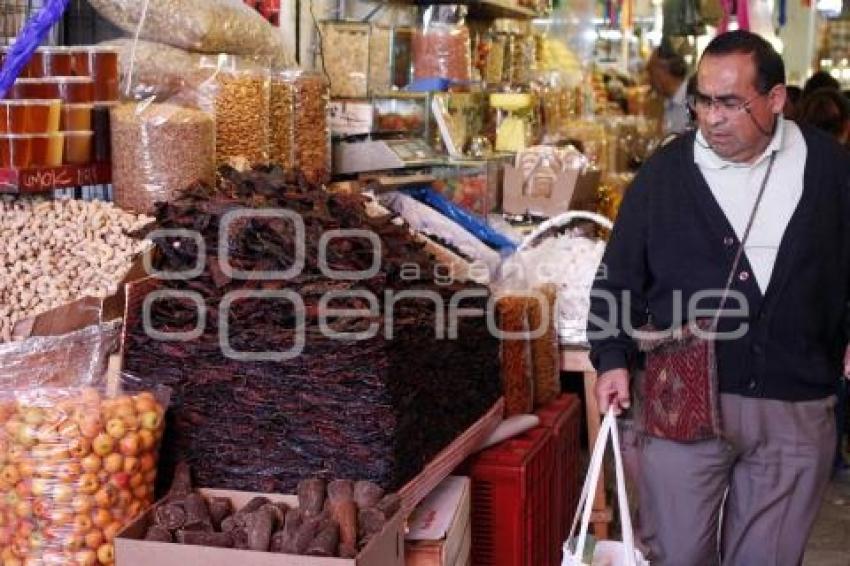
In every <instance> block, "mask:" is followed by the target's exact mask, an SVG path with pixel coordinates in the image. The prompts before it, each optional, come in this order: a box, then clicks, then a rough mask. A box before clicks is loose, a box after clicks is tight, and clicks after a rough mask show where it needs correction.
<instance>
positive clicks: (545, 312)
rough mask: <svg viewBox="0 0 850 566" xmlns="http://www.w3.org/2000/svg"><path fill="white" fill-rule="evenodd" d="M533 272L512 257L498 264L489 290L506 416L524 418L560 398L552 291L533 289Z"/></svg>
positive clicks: (539, 286)
mask: <svg viewBox="0 0 850 566" xmlns="http://www.w3.org/2000/svg"><path fill="white" fill-rule="evenodd" d="M535 268H536V266H535V265H534V264H531V263H528V262H525V261H524V259H523V258H522V256H519V255H517V254H514V255H513V256H511V257H510V258H508V259H507V260H506V261H505V262H504V263H502V265H501V267H500V269H499V272H498V278H497V279H496V281H495V283H493V284H492V285H491V286H490V288H491V290H492V291H493V293H494V295H495V296H496V311H497V313H498V315H499V330H500V331H501V332H502V336H501V338H502V358H501V359H502V381H503V385H504V387H505V407H506V413H507V415H509V416H510V415H514V414H520V413H530V412H532V411H533V410H534V409H535V407H541V406H544V405H546V404H548V403H550V402H551V401H554V400H555V398H556V397H557V396H558V395H559V394H560V393H561V383H560V369H559V361H558V339H557V332H556V329H555V315H556V313H557V289H556V288H555V286H554V285H551V284H548V283H542V284H539V283H538V282H537V276H536V274H535V273H534V270H535Z"/></svg>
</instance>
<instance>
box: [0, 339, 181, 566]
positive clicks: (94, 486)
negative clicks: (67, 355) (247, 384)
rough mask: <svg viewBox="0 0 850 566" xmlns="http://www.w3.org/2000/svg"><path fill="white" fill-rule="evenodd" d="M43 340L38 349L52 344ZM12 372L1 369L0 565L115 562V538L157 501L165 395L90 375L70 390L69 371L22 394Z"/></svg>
mask: <svg viewBox="0 0 850 566" xmlns="http://www.w3.org/2000/svg"><path fill="white" fill-rule="evenodd" d="M61 339H62V337H56V338H55V340H61ZM95 339H96V338H95ZM39 340H41V342H40V343H39V347H38V348H36V349H40V348H42V347H43V348H51V347H53V346H54V345H55V344H50V342H51V341H50V340H45V339H44V338H39ZM25 344H26V342H24V343H23V345H24V347H25ZM20 345H21V344H19V346H20ZM19 351H20V348H19ZM42 353H43V352H42ZM2 359H3V352H2V351H0V365H2ZM8 369H9V367H8V366H7V367H6V368H4V369H3V371H0V382H2V383H0V564H2V565H3V566H18V565H20V566H28V565H39V566H59V565H63V566H69V565H80V566H93V565H98V564H102V565H108V564H113V563H114V561H115V560H114V551H113V547H112V540H113V539H114V538H115V536H116V535H117V534H118V532H119V531H120V530H121V529H122V528H123V527H124V526H126V525H127V524H129V523H130V522H131V521H132V520H133V518H134V517H136V516H137V515H139V514H140V513H141V512H143V511H144V510H146V509H147V508H148V507H149V506H150V505H151V504H152V502H153V497H154V493H153V489H154V482H155V480H156V470H157V458H158V450H159V444H160V440H161V439H162V433H163V428H164V416H165V409H166V407H167V403H168V390H167V389H164V390H163V391H157V392H155V393H154V392H148V391H144V392H133V393H124V392H123V391H122V387H121V385H122V384H120V383H110V384H109V385H107V379H106V377H105V376H97V377H93V376H92V375H91V373H90V372H87V373H86V375H81V376H79V377H78V380H79V382H80V383H79V384H78V385H76V386H75V385H73V381H74V378H69V377H68V375H67V373H66V374H65V376H64V378H63V379H62V380H61V385H57V382H56V381H47V382H44V381H42V382H39V383H37V384H35V385H33V386H32V387H29V388H23V387H21V381H20V379H13V378H11V377H10V375H9V373H8V371H6V370H8ZM17 369H19V370H23V369H24V365H19V366H18V368H17ZM13 377H18V378H19V377H20V375H18V376H13ZM116 381H119V380H116ZM10 384H11V385H13V386H12V387H8V386H9V385H10ZM107 391H110V392H109V393H107Z"/></svg>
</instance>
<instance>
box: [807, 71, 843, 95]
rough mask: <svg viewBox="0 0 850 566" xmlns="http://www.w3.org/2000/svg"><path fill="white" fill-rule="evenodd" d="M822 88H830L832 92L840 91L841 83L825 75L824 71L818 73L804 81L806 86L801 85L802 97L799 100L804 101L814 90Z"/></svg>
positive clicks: (827, 74)
mask: <svg viewBox="0 0 850 566" xmlns="http://www.w3.org/2000/svg"><path fill="white" fill-rule="evenodd" d="M822 88H831V89H833V90H838V91H840V90H841V83H839V82H838V80H837V79H836V78H835V77H833V76H832V75H830V74H829V73H827V72H826V71H818V72H817V73H815V74H814V75H812V76H811V77H809V80H807V81H806V84H804V85H803V95H802V98H801V100H804V99H805V98H806V97H808V96H809V95H810V94H812V93H813V92H814V91H816V90H820V89H822Z"/></svg>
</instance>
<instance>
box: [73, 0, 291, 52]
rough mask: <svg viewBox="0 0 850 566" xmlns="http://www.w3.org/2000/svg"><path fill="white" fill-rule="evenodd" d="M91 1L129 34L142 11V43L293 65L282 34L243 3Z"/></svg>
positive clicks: (230, 0)
mask: <svg viewBox="0 0 850 566" xmlns="http://www.w3.org/2000/svg"><path fill="white" fill-rule="evenodd" d="M89 1H90V3H91V5H92V7H93V8H94V9H95V10H97V12H98V13H100V15H101V16H103V17H104V18H106V19H107V20H109V21H110V22H112V23H113V24H115V25H116V26H118V27H119V28H121V29H123V30H124V31H126V32H128V33H131V34H135V33H136V31H137V28H138V27H139V23H140V22H141V20H142V14H143V11H144V25H143V27H142V29H141V30H140V31H139V37H140V38H141V39H146V40H150V41H157V42H160V43H166V44H168V45H173V46H174V47H180V48H183V49H190V50H193V51H200V52H203V53H232V54H234V55H250V56H264V57H268V58H269V59H270V60H271V61H272V63H273V64H275V65H280V66H289V65H292V63H293V58H292V56H291V54H290V53H288V52H287V50H286V48H285V46H284V44H283V36H282V35H281V33H280V30H279V29H277V28H275V27H274V26H272V25H271V24H270V23H269V22H268V21H266V20H265V19H264V18H263V17H262V16H261V15H260V14H259V13H257V11H256V10H254V9H253V8H251V7H250V6H248V5H246V4H245V3H244V2H243V1H242V0H148V1H147V2H140V1H139V0H89ZM145 6H147V10H146V11H145Z"/></svg>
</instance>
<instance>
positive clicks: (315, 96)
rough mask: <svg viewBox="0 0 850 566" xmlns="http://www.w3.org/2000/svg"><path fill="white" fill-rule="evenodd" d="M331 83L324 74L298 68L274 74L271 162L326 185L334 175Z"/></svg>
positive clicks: (271, 114)
mask: <svg viewBox="0 0 850 566" xmlns="http://www.w3.org/2000/svg"><path fill="white" fill-rule="evenodd" d="M328 100H329V91H328V84H327V81H326V80H325V77H324V75H322V74H320V73H312V72H308V71H301V70H297V69H293V70H286V71H279V72H276V73H273V74H272V79H271V105H270V112H269V115H270V126H271V127H270V130H271V131H270V133H271V140H270V144H269V145H270V160H271V162H272V163H273V164H277V165H281V166H282V167H284V168H286V169H293V168H294V169H299V170H300V171H302V172H303V173H304V176H305V177H306V178H307V180H308V181H310V182H311V183H315V184H321V183H325V182H327V181H328V180H329V179H330V172H331V149H330V147H331V146H330V144H331V134H330V128H329V127H328Z"/></svg>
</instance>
